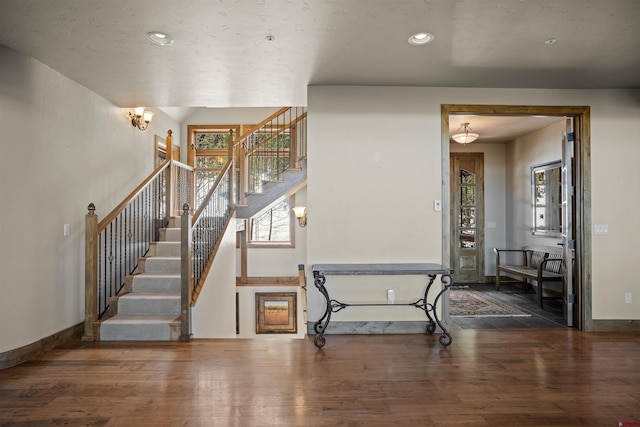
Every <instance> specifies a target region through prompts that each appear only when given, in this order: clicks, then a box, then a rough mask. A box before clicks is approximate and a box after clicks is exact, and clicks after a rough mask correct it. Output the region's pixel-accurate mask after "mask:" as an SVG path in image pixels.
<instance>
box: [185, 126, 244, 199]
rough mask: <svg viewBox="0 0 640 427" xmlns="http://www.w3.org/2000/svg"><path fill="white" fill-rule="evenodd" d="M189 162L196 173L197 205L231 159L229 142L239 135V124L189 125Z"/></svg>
mask: <svg viewBox="0 0 640 427" xmlns="http://www.w3.org/2000/svg"><path fill="white" fill-rule="evenodd" d="M188 130H189V139H190V143H189V150H188V154H189V155H188V159H189V160H188V163H189V165H191V166H193V167H194V169H195V174H196V178H195V181H196V206H199V205H200V202H201V201H202V199H203V198H204V197H205V196H206V195H207V193H208V192H209V190H210V189H211V186H212V185H213V184H214V183H215V181H216V178H217V177H218V174H219V173H220V171H221V170H222V168H223V167H224V165H225V163H226V162H227V160H228V159H229V150H230V147H229V144H230V143H233V137H234V136H237V134H238V131H239V126H238V125H213V126H210V125H208V126H195V125H189V126H188Z"/></svg>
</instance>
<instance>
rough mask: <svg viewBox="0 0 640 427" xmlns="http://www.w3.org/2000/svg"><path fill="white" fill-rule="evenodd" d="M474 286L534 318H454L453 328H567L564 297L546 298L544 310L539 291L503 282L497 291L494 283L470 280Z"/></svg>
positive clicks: (471, 286)
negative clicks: (563, 304) (538, 297)
mask: <svg viewBox="0 0 640 427" xmlns="http://www.w3.org/2000/svg"><path fill="white" fill-rule="evenodd" d="M468 286H469V287H470V288H472V289H475V290H478V291H480V292H482V293H485V294H487V295H489V296H491V297H493V298H495V299H497V300H499V301H502V302H505V303H507V304H509V305H511V306H513V307H517V308H519V309H521V310H523V311H525V312H527V313H530V314H531V317H490V318H473V319H470V318H463V317H452V318H451V323H452V325H451V328H450V329H451V330H457V329H512V328H566V327H567V322H566V320H565V318H564V314H563V307H562V301H561V300H559V299H558V300H545V301H544V309H541V308H540V307H539V306H538V301H537V299H536V294H535V293H534V292H533V291H531V290H528V291H525V290H524V289H523V287H522V286H521V285H512V284H508V285H506V284H505V285H503V284H501V285H500V291H496V290H495V284H493V283H471V284H468Z"/></svg>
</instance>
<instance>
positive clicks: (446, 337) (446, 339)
mask: <svg viewBox="0 0 640 427" xmlns="http://www.w3.org/2000/svg"><path fill="white" fill-rule="evenodd" d="M440 281H441V282H442V285H443V286H442V290H440V292H438V295H436V298H435V300H433V306H432V308H433V318H434V320H435V322H436V323H437V324H438V326H440V329H442V335H440V338H438V341H440V344H442V345H443V346H444V347H445V348H446V347H447V346H449V345H450V344H451V343H452V342H453V338H452V337H451V334H450V333H449V331H448V330H447V329H446V328H445V327H444V326H443V325H442V323H440V319H439V318H438V311H437V307H438V301H439V300H440V297H441V296H442V295H444V293H445V292H446V291H448V290H449V288H450V287H451V276H450V275H448V274H443V275H442V276H441V278H440Z"/></svg>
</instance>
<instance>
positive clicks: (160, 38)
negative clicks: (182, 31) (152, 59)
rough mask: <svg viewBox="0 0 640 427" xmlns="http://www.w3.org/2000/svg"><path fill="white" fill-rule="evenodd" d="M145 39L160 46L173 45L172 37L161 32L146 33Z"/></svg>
mask: <svg viewBox="0 0 640 427" xmlns="http://www.w3.org/2000/svg"><path fill="white" fill-rule="evenodd" d="M147 38H148V39H149V40H151V43H155V44H159V45H161V46H167V45H170V44H173V37H171V36H170V35H169V34H167V33H163V32H162V31H151V32H148V33H147Z"/></svg>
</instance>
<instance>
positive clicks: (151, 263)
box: [144, 257, 180, 275]
mask: <svg viewBox="0 0 640 427" xmlns="http://www.w3.org/2000/svg"><path fill="white" fill-rule="evenodd" d="M144 272H145V273H149V274H174V275H179V274H180V258H165V257H155V258H154V257H152V258H147V259H145V260H144Z"/></svg>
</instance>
